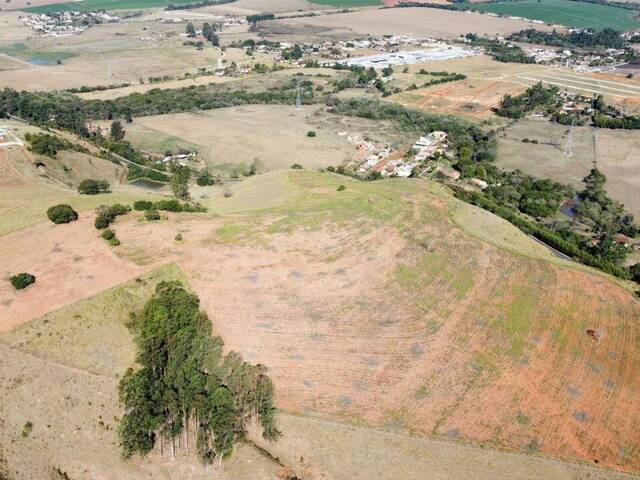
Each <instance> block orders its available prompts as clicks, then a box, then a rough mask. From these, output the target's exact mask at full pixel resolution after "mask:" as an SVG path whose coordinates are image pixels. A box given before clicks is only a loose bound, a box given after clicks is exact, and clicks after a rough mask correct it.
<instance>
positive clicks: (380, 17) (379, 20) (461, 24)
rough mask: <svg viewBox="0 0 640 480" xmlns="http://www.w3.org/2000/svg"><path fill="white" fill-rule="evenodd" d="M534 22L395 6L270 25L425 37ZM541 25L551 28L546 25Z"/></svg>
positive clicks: (308, 31)
mask: <svg viewBox="0 0 640 480" xmlns="http://www.w3.org/2000/svg"><path fill="white" fill-rule="evenodd" d="M532 25H533V24H531V23H529V22H525V21H522V20H511V19H508V18H497V17H491V16H488V15H481V14H479V13H473V12H452V11H447V10H439V9H434V8H392V9H386V10H380V9H375V10H361V11H357V12H351V13H342V14H335V15H324V16H318V17H309V18H291V19H287V20H280V21H276V22H270V23H269V24H268V26H267V27H266V28H267V31H272V32H279V31H282V32H283V33H288V34H291V35H295V34H296V33H297V34H301V35H312V34H314V32H315V33H316V34H318V33H321V34H322V36H323V37H324V38H326V37H327V36H344V35H353V34H370V35H387V34H388V35H396V34H397V33H398V32H402V33H404V34H406V35H416V36H421V37H445V38H447V37H448V38H457V37H459V36H460V35H463V34H465V33H469V32H475V33H477V34H482V35H484V34H487V35H494V34H502V35H506V34H509V33H513V32H516V31H519V30H522V29H525V28H531V26H532ZM280 27H285V28H283V29H282V28H280ZM537 28H540V29H543V30H545V29H548V27H546V26H539V27H537Z"/></svg>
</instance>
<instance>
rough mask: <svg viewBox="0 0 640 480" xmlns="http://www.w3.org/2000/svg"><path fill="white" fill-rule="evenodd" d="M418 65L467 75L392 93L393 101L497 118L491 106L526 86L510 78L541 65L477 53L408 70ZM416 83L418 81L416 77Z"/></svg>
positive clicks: (529, 71) (443, 110) (484, 117)
mask: <svg viewBox="0 0 640 480" xmlns="http://www.w3.org/2000/svg"><path fill="white" fill-rule="evenodd" d="M421 68H424V69H425V70H427V71H429V70H432V71H449V72H455V73H463V74H465V75H466V76H467V77H468V78H467V79H466V80H462V81H457V82H451V83H445V84H442V85H435V86H431V87H426V88H419V89H418V90H412V91H410V92H404V93H401V94H398V95H394V96H393V97H391V98H392V99H393V100H394V101H397V102H399V103H402V104H404V105H407V106H413V107H419V108H420V109H423V110H426V111H435V112H447V113H452V114H455V115H461V116H465V117H470V118H472V119H476V120H477V119H487V118H496V117H495V115H494V114H493V113H492V111H491V109H492V108H494V107H496V106H497V105H498V104H499V103H500V100H501V99H502V97H503V96H504V95H506V94H510V95H517V94H520V93H521V92H523V91H524V90H525V89H526V86H525V85H523V84H522V83H521V82H517V81H514V80H513V79H512V78H513V77H515V76H517V75H523V74H527V75H528V74H530V73H532V72H539V71H541V70H543V68H544V67H541V66H538V65H521V64H505V63H501V62H496V61H495V60H492V59H491V58H489V57H486V56H477V57H467V58H461V59H457V60H447V61H444V62H433V63H426V64H418V65H412V66H411V68H410V73H411V74H413V73H414V72H417V71H418V70H420V69H421ZM401 75H402V74H399V76H401ZM422 82H424V80H422ZM417 84H418V85H419V84H420V83H419V80H418V83H417Z"/></svg>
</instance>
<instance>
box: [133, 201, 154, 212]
mask: <svg viewBox="0 0 640 480" xmlns="http://www.w3.org/2000/svg"><path fill="white" fill-rule="evenodd" d="M152 208H153V202H150V201H149V200H138V201H137V202H133V209H134V210H138V211H141V210H151V209H152Z"/></svg>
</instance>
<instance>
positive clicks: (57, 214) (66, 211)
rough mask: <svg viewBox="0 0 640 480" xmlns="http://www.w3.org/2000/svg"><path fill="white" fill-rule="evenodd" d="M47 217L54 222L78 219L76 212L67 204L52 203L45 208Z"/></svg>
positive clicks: (67, 221)
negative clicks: (52, 204) (47, 208)
mask: <svg viewBox="0 0 640 480" xmlns="http://www.w3.org/2000/svg"><path fill="white" fill-rule="evenodd" d="M47 217H49V220H51V221H52V222H53V223H55V224H60V223H69V222H74V221H76V220H77V219H78V214H77V213H76V211H75V210H74V209H73V208H71V207H70V206H69V205H66V204H60V205H54V206H53V207H50V208H49V210H47Z"/></svg>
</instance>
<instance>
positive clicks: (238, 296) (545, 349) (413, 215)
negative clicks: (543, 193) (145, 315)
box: [0, 172, 640, 469]
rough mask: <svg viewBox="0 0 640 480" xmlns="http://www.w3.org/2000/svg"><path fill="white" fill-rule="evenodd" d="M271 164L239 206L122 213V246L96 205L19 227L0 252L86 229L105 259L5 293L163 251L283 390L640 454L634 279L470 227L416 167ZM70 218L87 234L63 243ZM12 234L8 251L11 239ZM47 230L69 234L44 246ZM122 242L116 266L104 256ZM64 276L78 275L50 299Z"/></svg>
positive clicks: (416, 427) (334, 409)
mask: <svg viewBox="0 0 640 480" xmlns="http://www.w3.org/2000/svg"><path fill="white" fill-rule="evenodd" d="M270 175H271V176H275V177H277V176H282V175H284V176H285V179H284V183H280V191H281V190H285V191H287V192H288V193H287V195H284V196H282V195H281V192H280V191H279V190H272V189H268V190H266V191H256V192H255V194H254V195H253V198H252V202H251V201H250V200H251V199H250V198H249V197H247V193H246V192H245V194H244V200H242V203H243V204H244V207H245V210H244V211H236V213H227V214H222V212H223V211H224V202H225V201H226V200H229V201H231V202H233V201H234V199H235V195H234V196H232V197H231V198H229V199H225V198H223V197H216V198H215V200H213V201H212V203H211V204H210V205H209V206H210V209H211V210H210V211H211V214H212V215H208V214H207V215H202V214H200V215H198V214H190V215H184V214H182V215H174V214H169V215H167V219H165V220H163V221H160V222H155V223H147V222H143V221H140V220H139V215H138V214H135V213H132V214H129V215H128V216H126V217H123V218H121V219H119V220H118V221H117V222H116V224H115V229H116V231H117V233H118V237H119V238H120V239H121V240H122V245H121V246H120V247H117V248H116V249H115V250H113V251H112V250H110V249H109V247H107V246H106V245H101V244H100V243H99V242H100V241H101V240H100V239H98V238H96V237H97V234H96V232H95V229H93V227H92V225H91V223H90V219H88V218H83V219H82V220H80V221H79V222H76V223H75V224H71V225H68V226H62V227H60V226H53V225H37V226H35V227H32V228H31V229H27V230H23V232H22V239H23V240H22V242H21V243H22V245H21V246H20V247H19V248H20V249H23V250H24V252H27V251H28V252H30V256H29V258H30V260H29V263H30V265H24V266H23V265H17V264H15V262H19V261H20V260H19V259H20V258H24V255H25V253H20V252H21V251H22V250H21V251H13V253H9V255H11V257H12V258H15V259H14V260H10V259H9V258H8V257H6V255H7V254H6V253H3V255H5V257H0V264H2V265H5V264H7V262H8V261H10V262H12V263H11V265H12V266H13V268H21V269H22V268H28V269H30V270H33V271H35V272H36V273H39V272H40V271H42V269H44V268H45V267H46V266H47V265H49V266H50V267H54V266H55V265H56V264H55V259H56V258H59V257H62V256H63V255H64V256H66V257H67V258H73V256H74V255H77V256H82V257H84V256H86V248H87V247H86V245H89V246H90V248H91V249H92V251H94V252H95V255H96V259H97V260H94V262H95V265H96V266H95V268H96V270H97V269H100V270H101V271H100V273H99V274H98V272H96V274H95V279H89V278H87V277H86V275H85V274H84V273H83V275H82V276H80V275H73V274H71V272H69V273H68V274H66V275H64V274H63V273H62V272H64V270H61V271H60V273H52V274H51V275H54V274H55V275H56V279H57V281H56V283H52V282H51V281H49V280H48V278H47V276H46V274H44V275H43V276H42V282H40V281H38V282H37V283H36V284H35V285H34V286H32V287H29V288H30V289H31V290H27V291H26V292H24V293H25V294H28V295H33V296H34V297H35V298H37V299H38V300H37V302H36V304H37V305H38V308H37V309H31V308H26V307H25V306H24V305H22V301H21V298H20V297H16V298H14V299H13V302H12V303H11V304H9V307H10V309H12V311H16V312H17V311H20V312H21V313H20V316H19V321H18V323H24V322H27V321H28V320H30V319H31V318H33V317H35V316H38V315H42V314H46V313H47V312H50V311H52V310H54V309H55V308H57V307H59V306H61V305H62V304H64V303H73V302H74V301H75V300H76V299H79V298H82V297H83V294H82V292H84V291H86V289H87V288H92V287H87V286H84V285H85V284H89V285H97V284H98V283H99V287H96V288H105V287H106V286H108V285H107V283H110V282H113V284H117V283H119V282H120V281H121V279H124V278H123V277H125V276H127V275H129V274H130V275H131V277H133V276H136V275H139V273H140V272H141V269H144V270H150V269H154V268H156V267H158V266H161V265H163V264H166V263H168V262H169V263H171V262H172V263H175V264H176V265H178V266H179V267H180V269H181V270H182V271H183V272H184V276H185V278H186V279H187V280H188V282H189V284H190V285H191V287H192V288H193V289H194V291H195V292H197V293H198V295H199V296H200V299H201V305H202V308H204V309H205V310H206V311H207V313H208V314H209V318H210V319H211V321H212V323H213V328H214V331H215V332H217V333H218V334H220V335H221V336H222V338H223V339H224V341H225V345H226V349H229V350H235V351H237V352H239V353H241V354H242V356H243V357H244V358H246V359H248V360H251V361H252V362H257V363H262V364H264V365H267V366H268V368H269V372H270V376H271V377H272V378H273V379H274V382H275V385H276V402H277V405H278V407H280V408H281V409H284V410H287V411H291V412H298V413H312V414H314V415H316V416H319V417H322V418H326V419H334V420H339V421H343V422H347V423H355V424H366V425H372V426H375V427H377V428H382V429H386V430H391V431H395V432H400V433H411V434H416V435H426V436H435V437H444V438H448V439H450V440H452V441H459V440H465V441H472V442H474V443H478V444H482V445H484V446H486V447H498V448H507V449H513V450H516V451H525V452H529V453H533V454H544V455H551V456H556V457H563V458H571V459H579V460H583V461H587V462H594V461H596V460H597V461H598V463H599V464H600V465H608V466H616V467H619V468H625V469H638V468H640V457H638V454H637V452H638V451H639V450H638V448H639V446H638V443H637V437H636V435H635V432H636V431H637V425H638V423H639V422H640V419H639V418H638V416H637V415H636V413H635V411H633V410H629V409H622V408H620V407H619V406H620V405H628V404H630V403H633V402H634V401H635V400H634V399H635V396H636V393H637V390H638V388H639V387H640V385H639V383H638V382H639V380H638V377H637V376H635V375H634V374H633V372H634V371H636V369H637V368H639V363H640V356H639V355H638V352H637V350H636V349H635V347H634V345H635V344H636V343H637V341H638V334H639V332H638V325H639V324H638V319H639V318H640V307H639V305H638V301H637V300H636V299H635V298H634V297H633V295H632V294H631V293H630V292H628V291H627V290H625V289H623V288H622V287H621V286H619V285H618V284H616V283H614V282H613V281H612V280H611V279H609V278H608V277H606V276H604V275H600V274H596V273H594V272H592V271H591V270H589V269H587V268H583V267H580V268H576V266H575V264H573V263H568V262H564V261H561V260H557V259H554V258H553V257H552V255H551V254H550V253H549V252H547V251H546V250H545V249H544V248H543V247H541V246H540V245H537V244H535V243H534V242H533V241H531V240H530V239H528V238H527V237H526V236H525V235H523V234H521V233H520V232H518V231H517V230H515V229H514V228H513V227H511V226H510V225H509V224H507V223H506V222H503V221H501V220H498V221H496V222H488V223H484V222H482V220H481V222H482V223H483V225H484V229H486V228H490V229H491V232H487V231H483V232H482V235H480V237H481V238H483V239H481V238H479V237H478V236H474V235H477V233H475V230H476V229H477V228H478V227H477V225H475V224H476V223H478V222H477V221H474V220H471V219H473V218H474V217H475V215H476V214H477V213H478V212H479V211H478V210H476V209H475V208H474V207H470V206H468V205H466V204H462V203H460V202H458V201H456V200H454V199H453V198H452V197H450V196H449V195H448V194H447V193H446V192H445V190H444V189H443V188H442V187H439V186H436V185H433V184H430V183H427V182H424V181H420V180H416V181H400V180H388V181H384V182H373V183H371V182H368V183H367V182H365V183H361V182H356V181H352V180H350V179H348V178H345V177H340V176H334V175H328V174H317V173H311V172H291V173H286V172H274V173H272V174H270ZM287 182H288V183H290V186H288V185H287ZM338 184H345V185H346V187H347V188H346V190H345V191H344V192H336V186H337V185H338ZM241 185H242V184H240V185H239V186H238V188H240V186H241ZM255 185H259V183H258V182H256V183H255ZM272 185H273V184H272ZM215 188H217V187H211V189H212V191H213V190H214V189H215ZM232 192H233V189H232ZM270 197H276V198H274V199H273V201H272V200H270ZM218 214H220V215H218ZM483 215H484V213H483ZM474 225H475V226H474ZM42 229H45V231H46V234H44V231H42V232H41V230H42ZM65 229H73V235H72V238H74V239H75V238H78V239H82V242H80V241H78V242H76V241H73V242H72V241H69V240H67V241H65V242H64V243H62V237H63V236H64V237H65V238H69V237H68V236H65V235H63V234H64V232H63V230H65ZM76 230H77V231H76ZM178 232H180V233H181V234H182V236H183V241H181V242H179V243H177V242H175V241H174V237H175V235H176V233H178ZM6 239H7V236H5V237H4V238H3V239H2V240H3V242H2V243H3V245H4V246H3V247H2V248H0V251H2V252H6V251H7V249H8V248H7V247H8V246H10V245H11V244H12V243H15V242H11V241H10V240H6ZM149 239H153V242H150V241H149ZM484 239H487V240H484ZM489 239H490V241H491V243H490V241H489ZM493 242H495V243H493ZM56 245H59V248H61V249H62V250H63V252H59V253H56V252H53V255H54V256H53V257H50V255H51V254H50V253H49V252H52V251H54V250H55V248H56ZM498 245H500V246H498ZM102 247H104V248H102ZM14 249H15V247H14ZM33 252H42V253H39V254H36V255H34V254H33ZM45 253H46V254H45ZM114 254H115V255H116V256H117V257H118V260H113V259H112V260H111V264H112V265H114V266H115V265H118V269H117V270H118V272H117V273H115V272H114V273H110V272H109V271H108V270H105V269H104V268H99V267H100V266H101V265H102V262H101V260H100V258H102V257H104V256H109V257H110V258H111V256H112V255H114ZM50 258H51V260H49V259H50ZM14 264H15V265H14ZM52 270H55V271H57V269H56V268H53V269H52ZM58 275H60V276H59V277H58ZM131 277H129V278H131ZM51 278H52V277H51ZM63 281H64V285H65V291H66V292H70V294H69V295H67V296H65V297H64V299H62V300H60V299H59V297H58V296H56V295H55V294H56V292H58V291H59V290H58V286H57V283H58V282H63ZM585 288H588V290H589V292H590V294H589V296H588V297H585V296H584V294H583V292H584V291H585ZM34 302H35V300H34ZM21 305H22V306H21ZM29 305H31V302H29ZM36 310H37V311H36ZM9 321H10V320H9ZM5 322H6V320H5ZM11 325H15V322H14V323H12V324H11ZM48 325H49V324H47V325H46V326H44V328H50V327H49V326H48ZM24 328H27V327H24ZM5 329H6V328H5ZM587 330H593V331H594V332H595V334H594V336H595V339H594V338H592V337H591V336H589V335H588V334H587ZM45 331H46V330H45ZM36 333H37V331H34V332H33V335H35V336H32V338H33V341H32V342H31V343H32V344H34V345H37V344H38V342H40V340H38V338H40V336H38V335H36ZM47 336H48V334H44V335H41V337H44V339H45V340H46V338H47ZM34 342H35V343H34ZM23 343H24V342H23ZM24 345H25V347H28V344H27V343H24ZM61 345H62V344H61ZM16 346H18V345H16ZM70 361H73V360H70ZM98 361H100V360H98ZM614 426H615V427H614Z"/></svg>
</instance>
